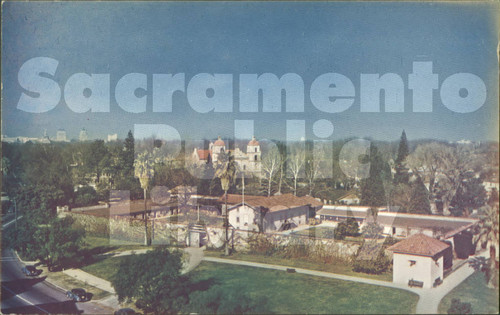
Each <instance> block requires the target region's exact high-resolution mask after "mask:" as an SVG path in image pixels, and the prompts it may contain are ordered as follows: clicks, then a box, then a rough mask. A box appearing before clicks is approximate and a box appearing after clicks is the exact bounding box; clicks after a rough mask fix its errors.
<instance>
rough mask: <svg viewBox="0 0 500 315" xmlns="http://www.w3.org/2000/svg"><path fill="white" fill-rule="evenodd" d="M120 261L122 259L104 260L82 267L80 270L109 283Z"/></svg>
mask: <svg viewBox="0 0 500 315" xmlns="http://www.w3.org/2000/svg"><path fill="white" fill-rule="evenodd" d="M122 260H123V257H112V258H106V259H103V260H101V261H98V262H96V263H93V264H91V265H88V266H84V267H82V270H83V271H85V272H88V273H90V274H93V275H95V276H97V277H99V278H102V279H106V280H108V281H110V280H111V277H113V276H114V274H115V273H116V271H117V269H118V265H119V264H120V261H122Z"/></svg>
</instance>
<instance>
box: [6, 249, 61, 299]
mask: <svg viewBox="0 0 500 315" xmlns="http://www.w3.org/2000/svg"><path fill="white" fill-rule="evenodd" d="M12 251H13V252H14V254H15V255H16V257H17V259H19V261H20V262H21V263H23V264H36V263H38V261H24V260H22V259H21V257H19V254H18V253H17V251H16V250H12ZM44 281H45V282H47V284H48V285H51V286H53V287H54V288H56V289H58V290H61V291H63V292H66V291H68V289H65V288H63V287H61V286H59V285H57V284H55V283H53V282H52V281H50V279H49V277H48V276H47V275H46V276H45V280H44Z"/></svg>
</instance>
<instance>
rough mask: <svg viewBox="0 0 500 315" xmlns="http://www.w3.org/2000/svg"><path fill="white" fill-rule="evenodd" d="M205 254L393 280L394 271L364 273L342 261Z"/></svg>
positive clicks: (217, 252) (255, 255)
mask: <svg viewBox="0 0 500 315" xmlns="http://www.w3.org/2000/svg"><path fill="white" fill-rule="evenodd" d="M204 254H205V255H206V256H212V257H220V258H228V259H235V260H245V261H253V262H258V263H264V264H271V265H281V266H289V267H296V268H304V269H311V270H318V271H326V272H332V273H338V274H342V275H346V276H353V277H363V278H369V279H376V280H382V281H389V282H391V281H392V271H389V272H384V273H383V274H380V275H371V274H366V273H362V272H354V271H352V267H351V266H349V265H348V264H346V263H342V262H338V263H321V262H316V261H312V260H308V259H299V258H295V259H286V258H280V257H276V256H265V255H258V254H249V253H233V254H231V255H230V256H223V255H222V252H221V251H214V250H205V251H204Z"/></svg>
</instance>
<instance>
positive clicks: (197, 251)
mask: <svg viewBox="0 0 500 315" xmlns="http://www.w3.org/2000/svg"><path fill="white" fill-rule="evenodd" d="M203 250H204V248H186V249H184V251H185V252H186V253H187V254H188V255H189V259H187V260H186V261H185V262H184V267H183V271H182V273H187V272H189V271H191V270H193V269H194V268H196V266H198V265H199V264H200V263H201V261H210V262H216V263H224V264H233V265H240V266H249V267H256V268H265V269H274V270H282V271H286V270H287V268H293V269H295V272H297V273H302V274H306V275H311V276H317V277H324V278H331V279H338V280H344V281H354V282H358V283H365V284H370V285H377V286H383V287H389V288H394V289H399V290H405V291H410V292H412V293H415V294H417V295H418V296H419V300H418V303H417V306H416V313H417V314H437V312H438V306H439V303H440V302H441V299H442V298H443V297H444V296H446V294H448V293H449V292H450V291H451V290H453V289H454V288H455V287H456V286H458V285H459V284H460V283H462V282H463V281H464V280H465V279H467V278H468V277H469V276H470V275H472V274H473V273H474V269H473V268H470V267H469V264H463V265H462V266H460V267H459V268H457V269H456V270H455V271H454V272H453V273H451V274H450V275H449V276H448V277H446V278H445V281H444V282H443V284H441V285H440V286H439V287H437V288H432V289H423V288H415V287H412V288H410V287H408V286H407V285H405V284H399V283H393V282H389V281H381V280H374V279H368V278H361V277H353V276H346V275H341V274H335V273H330V272H324V271H316V270H310V269H302V268H295V267H289V266H282V265H272V264H264V263H257V262H250V261H242V260H233V259H225V258H217V257H204V256H203ZM146 251H147V250H138V251H125V252H120V253H114V254H111V255H107V256H110V257H119V256H126V255H131V254H132V253H136V254H142V253H145V252H146ZM486 255H489V253H488V252H485V253H482V254H481V255H478V256H486ZM64 273H66V274H67V275H69V276H72V277H75V278H77V279H79V280H80V281H84V282H87V283H88V284H90V285H93V286H95V287H97V288H99V289H101V290H105V291H108V292H110V293H113V296H111V297H108V298H105V299H102V300H99V301H96V302H98V303H100V304H102V305H105V306H110V307H114V308H119V303H118V300H117V298H116V294H115V291H114V289H113V287H112V286H111V284H110V283H109V282H108V281H106V280H104V279H101V278H98V277H95V276H93V275H91V274H89V273H87V272H84V271H83V270H80V269H73V270H66V271H64Z"/></svg>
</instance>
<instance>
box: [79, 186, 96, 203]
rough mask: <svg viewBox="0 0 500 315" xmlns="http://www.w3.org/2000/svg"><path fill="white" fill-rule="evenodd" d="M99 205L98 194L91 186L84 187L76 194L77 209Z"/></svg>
mask: <svg viewBox="0 0 500 315" xmlns="http://www.w3.org/2000/svg"><path fill="white" fill-rule="evenodd" d="M96 204H97V192H96V191H95V189H94V188H92V187H90V186H83V187H81V188H80V189H78V191H77V192H76V193H75V201H74V206H75V207H86V206H92V205H96Z"/></svg>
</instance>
